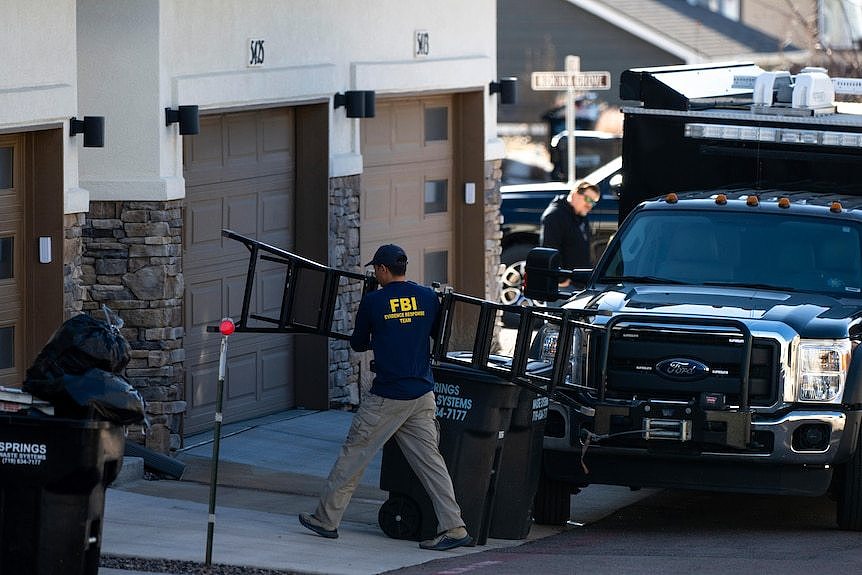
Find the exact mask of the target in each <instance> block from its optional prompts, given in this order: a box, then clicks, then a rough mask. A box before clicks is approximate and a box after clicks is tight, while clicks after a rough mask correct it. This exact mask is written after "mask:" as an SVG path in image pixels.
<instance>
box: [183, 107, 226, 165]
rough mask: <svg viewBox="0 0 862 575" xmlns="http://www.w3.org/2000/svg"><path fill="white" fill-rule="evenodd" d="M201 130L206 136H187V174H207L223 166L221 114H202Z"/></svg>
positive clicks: (184, 159)
mask: <svg viewBox="0 0 862 575" xmlns="http://www.w3.org/2000/svg"><path fill="white" fill-rule="evenodd" d="M200 131H201V132H202V133H205V134H207V137H206V138H186V140H188V142H187V144H186V146H185V150H184V153H183V162H184V164H185V171H186V176H187V177H188V175H189V174H190V173H195V174H206V173H208V172H210V173H211V172H212V171H213V170H214V169H216V168H221V167H222V133H221V118H220V117H219V116H201V118H200Z"/></svg>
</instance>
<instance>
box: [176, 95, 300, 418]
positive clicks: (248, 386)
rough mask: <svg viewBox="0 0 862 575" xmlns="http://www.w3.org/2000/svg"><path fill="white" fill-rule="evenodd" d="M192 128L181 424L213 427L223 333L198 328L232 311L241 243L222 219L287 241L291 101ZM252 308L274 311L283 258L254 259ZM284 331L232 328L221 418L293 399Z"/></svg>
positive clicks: (263, 237) (243, 258)
mask: <svg viewBox="0 0 862 575" xmlns="http://www.w3.org/2000/svg"><path fill="white" fill-rule="evenodd" d="M200 126H201V130H200V134H198V135H196V136H193V137H187V138H185V142H184V151H183V153H184V162H185V170H184V176H185V179H186V204H185V206H186V209H185V238H184V246H185V252H184V258H183V275H184V279H185V286H186V292H185V310H184V313H185V328H186V338H185V353H186V383H185V397H186V400H187V401H188V411H187V414H186V420H185V430H184V431H185V433H187V434H188V433H194V432H197V431H201V430H203V429H206V428H208V427H211V425H212V422H213V413H214V409H215V399H216V397H215V396H216V384H217V381H218V356H219V346H220V340H221V336H219V335H218V334H211V333H206V327H207V326H208V325H217V324H218V321H219V320H220V319H221V318H222V317H225V316H231V317H233V318H239V315H240V312H241V309H242V297H243V291H244V288H245V277H246V271H247V267H248V253H249V252H248V250H247V249H246V248H245V247H244V246H243V245H242V244H240V243H239V242H236V241H233V240H227V239H224V238H222V236H221V230H222V228H228V229H231V230H233V231H235V232H238V233H240V234H242V235H245V236H249V237H252V238H255V239H258V240H260V241H263V242H266V243H269V244H272V245H275V246H278V247H281V248H284V249H287V250H291V249H292V248H293V221H294V206H295V202H294V188H295V179H296V178H295V144H294V142H295V125H294V113H293V111H292V110H291V109H287V108H282V109H275V110H259V111H250V112H238V113H232V114H221V115H205V116H202V117H201V121H200ZM256 278H257V280H256V284H255V289H254V293H253V297H252V309H253V310H256V311H259V312H262V313H265V314H267V315H278V312H277V310H278V309H279V308H280V305H281V295H282V291H283V287H284V280H285V277H284V269H283V266H280V265H277V264H273V263H266V262H264V263H263V264H262V265H260V266H259V267H258V270H257V273H256ZM292 347H293V346H292V338H291V336H287V335H267V334H253V333H239V334H235V335H233V336H231V338H230V342H229V350H228V351H229V353H228V363H227V376H226V381H225V395H224V402H225V403H224V417H225V421H237V420H241V419H247V418H249V417H253V416H258V415H264V414H267V413H272V412H274V411H279V410H282V409H285V408H288V407H292V406H293V402H294V400H293V398H294V387H293V381H292V374H293V366H292V362H293V353H292Z"/></svg>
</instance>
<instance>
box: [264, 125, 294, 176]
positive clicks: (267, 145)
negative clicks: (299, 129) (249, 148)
mask: <svg viewBox="0 0 862 575" xmlns="http://www.w3.org/2000/svg"><path fill="white" fill-rule="evenodd" d="M262 132H263V134H262V138H263V139H262V142H261V161H262V162H266V163H272V162H284V165H285V166H286V167H291V168H292V167H293V133H294V120H293V115H292V114H284V113H281V112H279V113H264V119H263V122H262Z"/></svg>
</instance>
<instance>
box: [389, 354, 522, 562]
mask: <svg viewBox="0 0 862 575" xmlns="http://www.w3.org/2000/svg"><path fill="white" fill-rule="evenodd" d="M434 380H435V381H436V385H435V395H436V397H437V421H438V422H439V423H440V453H441V454H442V455H443V459H444V460H445V461H446V466H447V467H448V468H449V475H451V476H452V484H453V486H454V488H455V499H456V500H457V501H458V504H459V505H460V507H461V516H462V517H463V519H464V523H465V525H466V526H467V531H468V532H469V533H470V535H472V536H473V539H474V541H476V543H477V544H479V545H484V544H485V542H486V540H487V538H488V527H489V519H490V513H491V505H492V502H493V498H494V489H495V484H496V475H497V473H496V472H497V470H498V468H499V465H500V461H501V457H502V452H503V444H504V439H505V435H506V430H507V429H508V428H509V420H510V419H511V415H512V410H513V409H514V407H515V405H516V404H517V401H518V392H519V388H518V387H517V386H515V385H513V384H511V383H509V382H506V381H504V380H502V379H500V378H497V377H494V376H493V375H490V374H487V373H485V372H482V371H479V370H476V369H471V368H468V367H464V366H460V365H456V364H441V365H438V366H434ZM380 488H381V489H383V490H385V491H388V492H389V499H387V501H386V502H384V504H383V505H382V506H381V507H380V512H379V514H378V523H379V524H380V528H381V529H382V530H383V532H384V533H386V535H388V536H389V537H393V538H396V539H413V540H422V539H430V538H432V537H434V536H435V535H437V516H436V515H435V513H434V507H433V506H432V505H431V500H430V498H429V497H428V494H427V493H426V492H425V489H424V488H423V487H422V485H421V484H420V483H419V478H418V477H417V476H416V474H415V473H413V470H412V469H411V468H410V465H409V464H408V463H407V460H406V459H405V457H404V455H403V454H402V453H401V450H400V448H399V447H398V444H397V442H396V441H395V439H394V438H393V439H391V440H390V441H389V442H388V443H387V444H386V446H385V447H384V449H383V460H382V464H381V469H380Z"/></svg>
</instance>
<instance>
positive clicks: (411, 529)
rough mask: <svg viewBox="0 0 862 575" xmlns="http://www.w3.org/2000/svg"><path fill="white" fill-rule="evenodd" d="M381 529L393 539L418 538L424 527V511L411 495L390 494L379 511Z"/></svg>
mask: <svg viewBox="0 0 862 575" xmlns="http://www.w3.org/2000/svg"><path fill="white" fill-rule="evenodd" d="M377 523H378V524H379V525H380V529H382V530H383V532H384V533H385V534H386V535H387V536H388V537H391V538H392V539H418V538H419V530H420V529H421V527H422V511H421V510H420V509H419V505H418V504H417V503H416V502H415V501H414V500H413V499H411V498H410V497H407V496H406V495H401V494H390V496H389V499H387V500H386V501H385V502H384V503H383V505H381V506H380V511H379V512H378V513H377Z"/></svg>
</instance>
